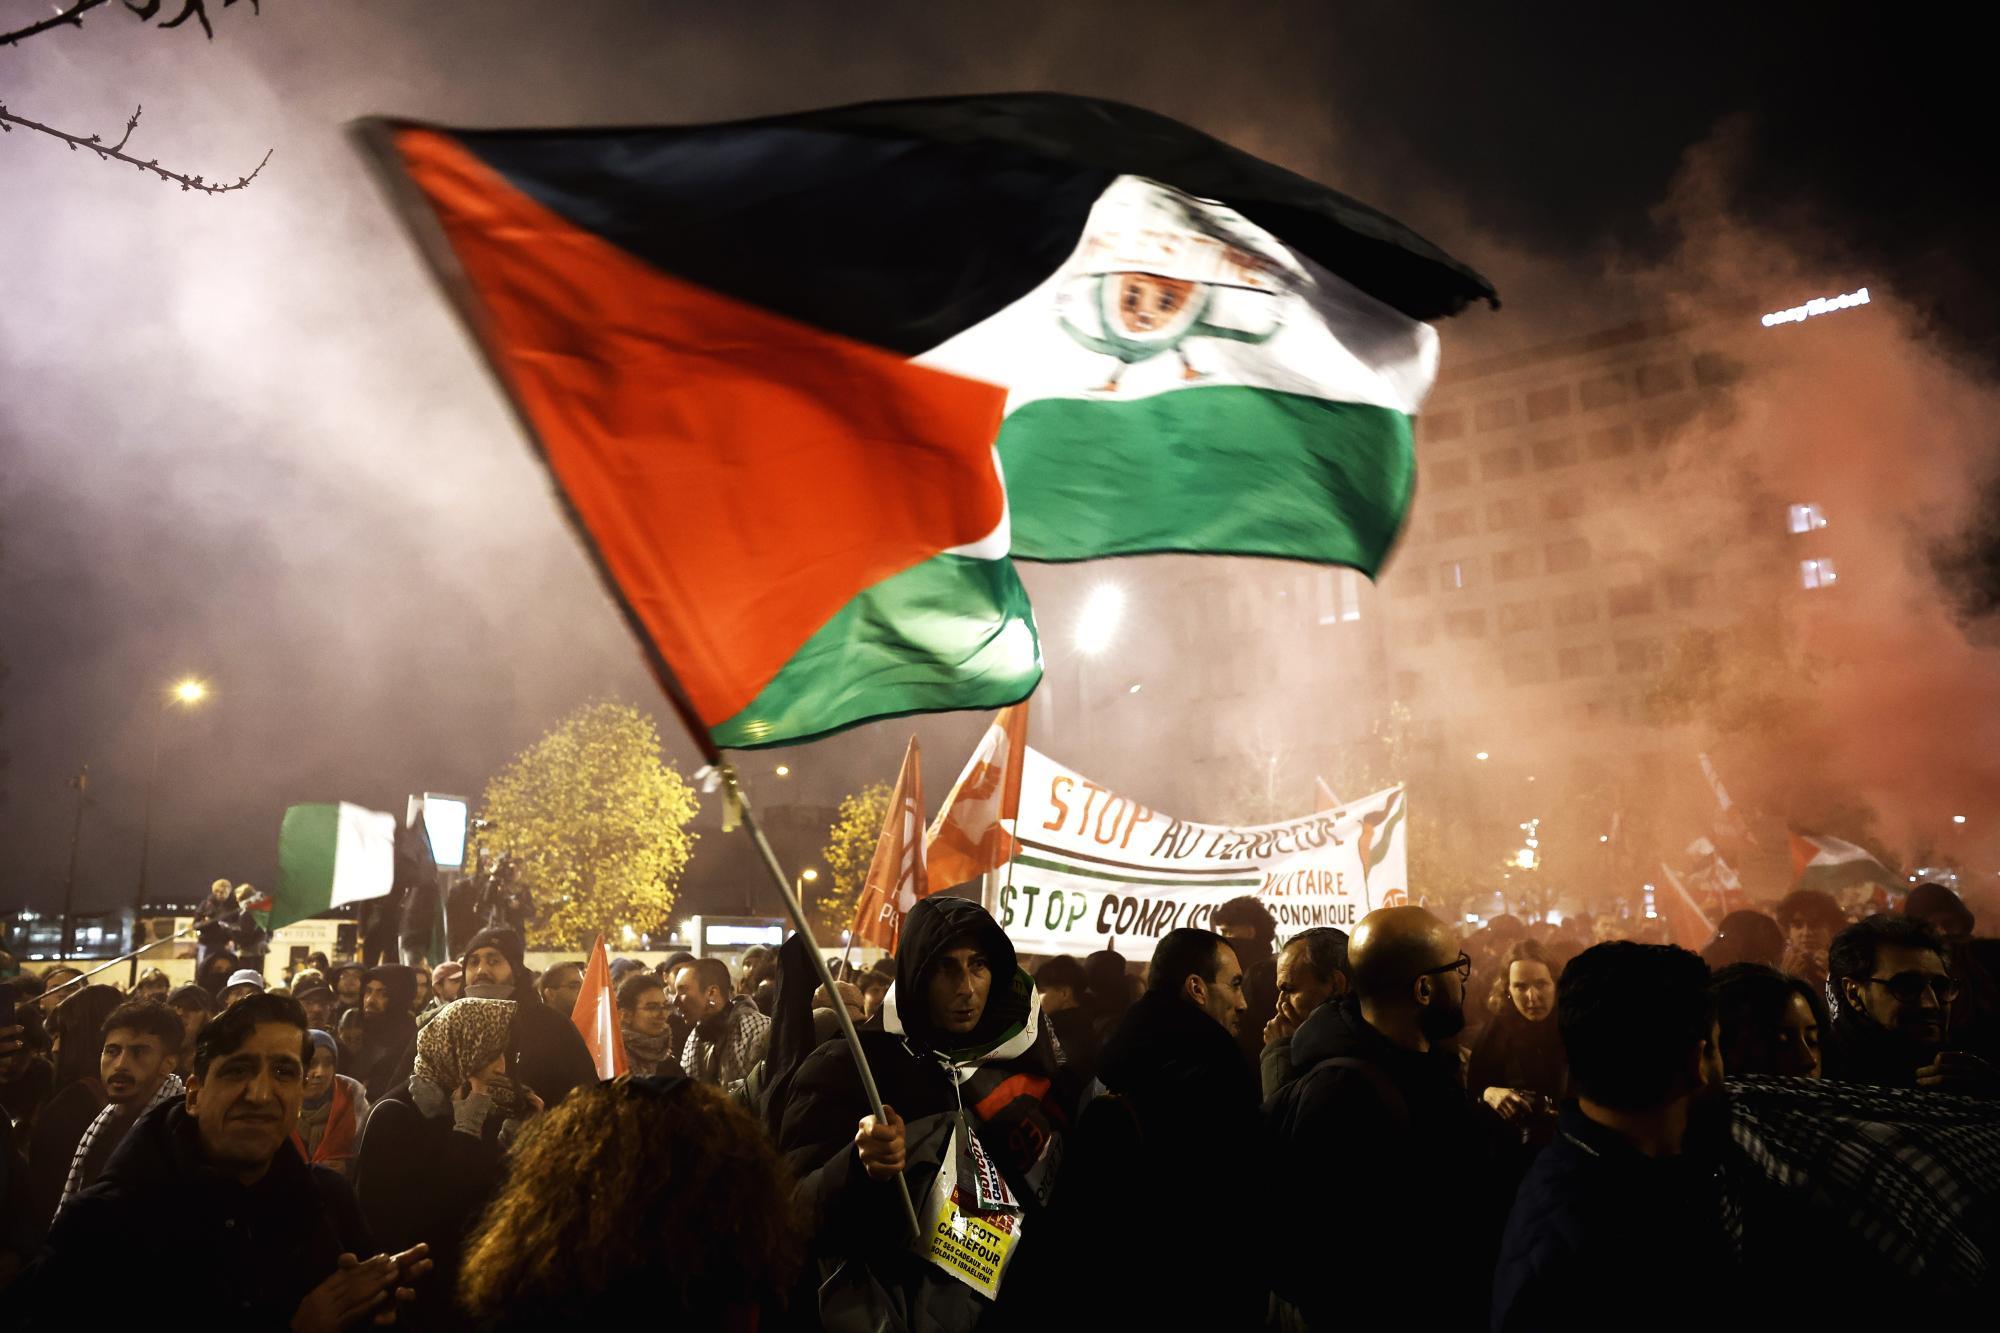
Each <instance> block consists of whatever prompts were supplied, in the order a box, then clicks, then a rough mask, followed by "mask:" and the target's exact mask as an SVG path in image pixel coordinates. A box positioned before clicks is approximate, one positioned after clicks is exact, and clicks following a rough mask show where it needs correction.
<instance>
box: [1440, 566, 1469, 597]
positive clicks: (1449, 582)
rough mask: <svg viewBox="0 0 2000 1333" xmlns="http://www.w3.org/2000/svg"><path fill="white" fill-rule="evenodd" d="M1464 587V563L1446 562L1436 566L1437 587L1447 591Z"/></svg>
mask: <svg viewBox="0 0 2000 1333" xmlns="http://www.w3.org/2000/svg"><path fill="white" fill-rule="evenodd" d="M1464 586H1465V562H1464V561H1462V560H1447V561H1445V562H1444V563H1443V564H1441V565H1439V566H1438V587H1440V588H1443V589H1445V590H1447V591H1449V590H1451V589H1455V588H1463V587H1464Z"/></svg>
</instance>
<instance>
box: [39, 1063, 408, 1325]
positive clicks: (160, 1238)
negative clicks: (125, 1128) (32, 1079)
mask: <svg viewBox="0 0 2000 1333" xmlns="http://www.w3.org/2000/svg"><path fill="white" fill-rule="evenodd" d="M161 1245H166V1246H168V1247H169V1248H170V1249H176V1250H183V1249H184V1252H185V1253H187V1254H190V1255H197V1256H199V1259H198V1260H197V1261H196V1262H193V1263H186V1264H180V1265H177V1266H176V1267H175V1268H174V1273H173V1284H172V1285H173V1296H174V1306H175V1308H176V1309H178V1310H181V1311H183V1312H190V1313H192V1312H199V1315H200V1317H201V1318H202V1319H203V1320H205V1321H209V1322H214V1323H216V1324H217V1325H218V1326H221V1325H227V1326H228V1327H231V1328H243V1329H252V1328H271V1329H279V1328H285V1327H288V1326H289V1325H290V1323H291V1319H292V1315H293V1313H294V1312H295V1311H296V1310H297V1309H298V1305H299V1302H300V1301H302V1300H304V1299H305V1297H306V1293H308V1292H310V1291H311V1290H312V1289H313V1288H314V1287H316V1286H318V1285H319V1284H320V1282H322V1281H323V1280H325V1278H326V1277H327V1275H328V1274H330V1273H332V1272H333V1270H334V1266H335V1264H336V1262H337V1261H338V1260H339V1257H340V1255H341V1254H342V1253H353V1254H356V1255H362V1256H367V1255H371V1254H373V1253H375V1252H376V1251H375V1247H374V1246H373V1244H372V1243H371V1238H370V1236H369V1235H368V1232H367V1228H366V1226H365V1225H364V1224H363V1222H362V1219H361V1214H360V1211H359V1210H358V1209H357V1208H356V1207H355V1204H354V1196H353V1195H352V1194H350V1193H349V1192H348V1189H347V1184H346V1182H345V1181H343V1180H342V1179H341V1178H340V1177H339V1176H338V1175H337V1174H335V1173H334V1172H332V1171H328V1170H326V1169H325V1168H323V1167H314V1166H307V1165H306V1164H305V1162H303V1161H302V1160H300V1158H299V1155H298V1153H297V1152H295V1151H294V1150H293V1149H292V1146H291V1145H290V1144H289V1143H286V1144H285V1145H284V1146H282V1147H280V1148H279V1149H278V1154H277V1156H276V1157H274V1158H273V1159H272V1161H271V1166H270V1170H268V1171H267V1172H266V1173H265V1175H264V1178H263V1179H262V1180H260V1181H258V1182H257V1183H256V1184H255V1185H248V1186H246V1185H241V1184H238V1183H237V1182H236V1181H233V1180H230V1179H228V1178H227V1177H224V1176H221V1175H218V1174H216V1173H215V1172H213V1171H211V1170H209V1169H208V1168H207V1167H206V1166H205V1165H204V1164H203V1161H202V1154H201V1142H200V1137H199V1130H198V1129H197V1127H196V1125H195V1122H194V1118H193V1117H192V1116H190V1115H188V1113H187V1110H186V1107H185V1106H184V1104H183V1102H182V1100H181V1099H180V1098H175V1099H173V1100H172V1101H169V1102H165V1103H163V1104H161V1105H160V1106H157V1107H155V1108H154V1109H153V1110H151V1111H149V1112H147V1113H146V1114H145V1115H144V1116H142V1117H141V1118H140V1120H139V1123H138V1124H137V1125H135V1126H134V1127H133V1129H132V1132H131V1133H130V1134H128V1135H126V1136H125V1142H124V1143H122V1144H120V1145H119V1147H118V1151H117V1152H116V1153H114V1154H113V1155H112V1158H111V1164H110V1165H109V1166H108V1167H107V1168H106V1169H105V1172H104V1175H103V1176H102V1177H101V1178H100V1179H99V1180H98V1181H97V1183H96V1184H94V1185H92V1186H91V1187H90V1188H89V1189H87V1190H85V1191H83V1193H81V1194H79V1195H77V1197H76V1198H74V1199H72V1200H71V1201H70V1203H69V1206H68V1207H66V1208H64V1209H63V1211H62V1216H61V1217H60V1218H59V1219H57V1221H56V1224H55V1226H54V1227H52V1228H51V1229H50V1231H49V1237H48V1241H47V1244H46V1245H45V1246H44V1247H43V1250H42V1254H41V1257H40V1258H39V1259H38V1260H37V1261H36V1263H35V1265H34V1267H33V1268H31V1269H30V1270H29V1271H28V1273H27V1274H25V1275H24V1276H23V1277H22V1279H21V1281H20V1282H19V1283H18V1284H17V1285H16V1286H14V1287H11V1288H9V1289H8V1291H7V1296H6V1302H7V1305H8V1307H9V1315H10V1317H9V1326H10V1327H21V1328H45V1327H46V1328H52V1329H69V1328H74V1327H75V1326H76V1319H77V1310H78V1305H77V1302H78V1301H79V1300H82V1301H83V1302H84V1303H85V1305H86V1306H88V1304H89V1302H90V1300H91V1296H90V1293H91V1292H93V1291H102V1290H103V1284H104V1283H105V1282H107V1281H108V1282H120V1281H125V1282H129V1281H130V1280H131V1278H130V1276H129V1275H126V1276H123V1277H121V1276H120V1275H119V1270H118V1264H119V1263H120V1262H121V1261H120V1258H119V1256H126V1257H128V1258H129V1257H131V1256H141V1255H148V1254H155V1253H157V1252H158V1251H159V1248H160V1246H161ZM16 1311H18V1312H19V1314H20V1316H21V1322H20V1323H19V1324H18V1325H16V1324H15V1323H14V1322H13V1318H12V1316H13V1314H14V1312H16Z"/></svg>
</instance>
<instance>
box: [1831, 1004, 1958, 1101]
mask: <svg viewBox="0 0 2000 1333" xmlns="http://www.w3.org/2000/svg"><path fill="white" fill-rule="evenodd" d="M1822 1058H1823V1059H1824V1060H1825V1062H1826V1077H1827V1078H1831V1079H1838V1080H1839V1081H1840V1082H1842V1083H1872V1084H1874V1085H1876V1086H1877V1087H1883V1088H1914V1087H1916V1086H1917V1071H1918V1070H1919V1069H1921V1068H1923V1067H1924V1066H1925V1065H1927V1064H1929V1063H1930V1061H1931V1056H1930V1055H1929V1053H1928V1052H1926V1051H1924V1050H1923V1049H1922V1048H1921V1047H1919V1046H1917V1045H1916V1044H1915V1043H1914V1042H1912V1041H1910V1040H1909V1039H1908V1038H1907V1037H1905V1036H1903V1034H1902V1033H1900V1032H1891V1031H1889V1030H1887V1029H1886V1028H1884V1027H1882V1026H1881V1025H1880V1024H1879V1023H1876V1022H1875V1021H1874V1020H1873V1019H1871V1018H1869V1017H1868V1016H1867V1015H1865V1014H1858V1013H1855V1012H1854V1011H1853V1010H1851V1009H1850V1010H1847V1011H1846V1012H1844V1013H1842V1014H1841V1015H1840V1017H1839V1018H1836V1019H1835V1020H1834V1021H1833V1022H1832V1024H1830V1025H1829V1027H1828V1029H1827V1033H1826V1039H1825V1044H1824V1046H1823V1049H1822Z"/></svg>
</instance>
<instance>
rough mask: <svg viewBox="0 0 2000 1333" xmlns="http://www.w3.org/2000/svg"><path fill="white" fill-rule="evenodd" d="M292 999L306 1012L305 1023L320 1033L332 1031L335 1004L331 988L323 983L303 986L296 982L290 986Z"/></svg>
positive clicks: (316, 982)
mask: <svg viewBox="0 0 2000 1333" xmlns="http://www.w3.org/2000/svg"><path fill="white" fill-rule="evenodd" d="M292 998H293V999H295V1000H297V1001H298V1002H299V1005H300V1007H301V1008H303V1009H304V1010H305V1011H306V1022H308V1023H310V1024H312V1025H313V1028H314V1029H315V1030H317V1031H321V1032H331V1031H333V1017H334V1007H335V1004H336V1003H337V1001H336V999H335V996H334V993H333V988H332V987H331V986H329V985H327V984H326V983H325V982H324V981H308V982H307V983H305V984H304V985H303V986H301V985H299V984H297V983H296V982H295V983H294V984H293V986H292Z"/></svg>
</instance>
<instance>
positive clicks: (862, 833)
mask: <svg viewBox="0 0 2000 1333" xmlns="http://www.w3.org/2000/svg"><path fill="white" fill-rule="evenodd" d="M889 796H890V791H889V784H888V783H886V782H871V783H869V784H868V785H867V786H866V787H863V788H862V789H861V790H860V791H856V792H849V793H848V794H847V795H845V796H843V797H841V798H840V809H839V810H838V811H836V812H835V814H834V818H833V824H832V826H831V827H830V828H828V829H827V831H826V849H825V850H824V851H823V852H821V853H820V855H821V856H822V857H823V858H824V859H825V861H826V867H827V869H828V870H830V871H831V872H833V883H832V884H831V885H830V886H828V887H827V888H826V889H825V890H824V891H822V892H821V893H820V895H819V897H818V898H816V899H815V900H814V902H813V907H812V912H813V923H814V929H815V930H817V931H821V932H824V933H823V934H822V935H821V938H822V939H825V940H830V941H838V940H839V939H840V932H841V931H843V930H847V929H849V928H850V927H852V926H853V925H854V907H855V904H856V903H858V902H860V901H861V886H862V885H863V884H865V883H866V882H867V881H868V866H869V863H870V862H872V861H873V860H874V859H875V844H876V843H877V842H879V841H880V840H881V837H882V824H883V822H884V821H885V820H887V819H888V817H889Z"/></svg>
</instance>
